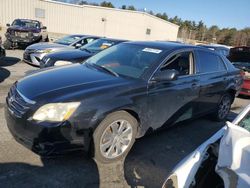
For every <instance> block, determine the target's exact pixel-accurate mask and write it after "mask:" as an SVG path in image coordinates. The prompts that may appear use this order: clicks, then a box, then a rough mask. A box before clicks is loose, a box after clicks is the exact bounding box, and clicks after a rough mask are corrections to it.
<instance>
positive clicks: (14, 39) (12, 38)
mask: <svg viewBox="0 0 250 188" xmlns="http://www.w3.org/2000/svg"><path fill="white" fill-rule="evenodd" d="M5 36H6V38H7V39H8V40H9V41H11V42H13V43H21V44H31V43H34V42H38V41H39V40H41V38H42V37H41V36H25V37H20V36H16V35H11V34H9V33H7V34H6V35H5Z"/></svg>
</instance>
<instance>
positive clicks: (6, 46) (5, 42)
mask: <svg viewBox="0 0 250 188" xmlns="http://www.w3.org/2000/svg"><path fill="white" fill-rule="evenodd" d="M3 47H4V48H5V49H6V50H9V49H11V48H12V42H11V41H9V40H8V39H6V40H5V41H4V43H3Z"/></svg>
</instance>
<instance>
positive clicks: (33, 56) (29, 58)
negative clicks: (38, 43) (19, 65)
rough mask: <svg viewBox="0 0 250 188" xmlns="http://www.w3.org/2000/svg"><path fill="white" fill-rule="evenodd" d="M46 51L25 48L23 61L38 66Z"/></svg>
mask: <svg viewBox="0 0 250 188" xmlns="http://www.w3.org/2000/svg"><path fill="white" fill-rule="evenodd" d="M45 55H46V53H38V52H35V51H32V50H25V51H24V54H23V61H24V62H26V63H29V64H31V65H34V66H38V67H40V62H41V59H42V58H43V57H44V56H45Z"/></svg>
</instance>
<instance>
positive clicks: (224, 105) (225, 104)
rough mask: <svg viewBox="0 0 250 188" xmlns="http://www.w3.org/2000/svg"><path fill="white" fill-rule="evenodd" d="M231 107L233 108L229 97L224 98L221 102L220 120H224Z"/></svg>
mask: <svg viewBox="0 0 250 188" xmlns="http://www.w3.org/2000/svg"><path fill="white" fill-rule="evenodd" d="M230 106H231V100H230V98H229V97H227V96H226V97H223V98H222V100H221V103H220V105H219V114H218V115H219V118H220V119H224V118H225V117H226V116H227V114H228V112H229V110H230Z"/></svg>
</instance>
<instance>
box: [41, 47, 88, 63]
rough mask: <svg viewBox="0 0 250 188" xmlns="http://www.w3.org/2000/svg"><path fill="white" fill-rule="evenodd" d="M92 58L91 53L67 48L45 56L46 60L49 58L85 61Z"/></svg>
mask: <svg viewBox="0 0 250 188" xmlns="http://www.w3.org/2000/svg"><path fill="white" fill-rule="evenodd" d="M90 56H92V54H91V53H88V52H85V51H81V50H78V49H72V48H68V49H65V50H60V51H58V52H54V53H50V54H48V55H46V58H50V59H53V60H69V61H72V60H75V59H87V58H88V57H90Z"/></svg>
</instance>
